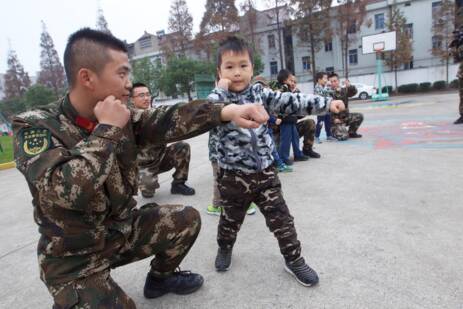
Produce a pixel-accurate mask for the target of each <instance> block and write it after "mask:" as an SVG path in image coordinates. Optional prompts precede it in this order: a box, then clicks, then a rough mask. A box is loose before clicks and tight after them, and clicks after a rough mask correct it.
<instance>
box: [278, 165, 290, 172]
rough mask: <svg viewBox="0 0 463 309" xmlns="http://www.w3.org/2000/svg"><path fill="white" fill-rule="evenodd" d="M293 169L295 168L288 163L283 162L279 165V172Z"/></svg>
mask: <svg viewBox="0 0 463 309" xmlns="http://www.w3.org/2000/svg"><path fill="white" fill-rule="evenodd" d="M292 171H293V168H292V167H291V166H288V165H286V164H284V163H283V164H282V165H280V166H278V172H280V173H291V172H292Z"/></svg>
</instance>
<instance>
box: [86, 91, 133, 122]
mask: <svg viewBox="0 0 463 309" xmlns="http://www.w3.org/2000/svg"><path fill="white" fill-rule="evenodd" d="M93 111H94V113H95V117H96V119H97V120H98V122H99V123H102V124H109V125H112V126H115V127H119V128H123V127H125V125H126V124H127V122H128V121H129V118H130V111H129V109H128V108H127V106H125V105H124V104H122V102H121V101H120V100H117V99H116V98H115V97H114V96H112V95H110V96H108V97H107V98H106V99H104V100H103V101H99V102H98V103H97V104H96V106H95V108H94V109H93Z"/></svg>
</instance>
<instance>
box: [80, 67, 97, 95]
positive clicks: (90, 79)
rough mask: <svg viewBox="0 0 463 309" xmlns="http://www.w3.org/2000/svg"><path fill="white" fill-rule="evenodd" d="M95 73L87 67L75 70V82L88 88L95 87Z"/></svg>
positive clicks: (92, 88)
mask: <svg viewBox="0 0 463 309" xmlns="http://www.w3.org/2000/svg"><path fill="white" fill-rule="evenodd" d="M95 80H96V74H95V73H94V72H93V71H92V70H89V69H85V68H82V69H80V70H79V72H77V83H78V84H80V85H81V86H82V87H84V88H87V89H89V90H94V89H95Z"/></svg>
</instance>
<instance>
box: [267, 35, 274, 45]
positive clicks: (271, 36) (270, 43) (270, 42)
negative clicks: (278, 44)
mask: <svg viewBox="0 0 463 309" xmlns="http://www.w3.org/2000/svg"><path fill="white" fill-rule="evenodd" d="M267 39H268V48H275V35H273V34H269V35H268V36H267Z"/></svg>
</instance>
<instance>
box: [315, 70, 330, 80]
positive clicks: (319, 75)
mask: <svg viewBox="0 0 463 309" xmlns="http://www.w3.org/2000/svg"><path fill="white" fill-rule="evenodd" d="M325 75H326V76H328V73H326V72H317V74H315V80H316V81H317V82H318V81H319V80H320V79H323V76H325Z"/></svg>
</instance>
